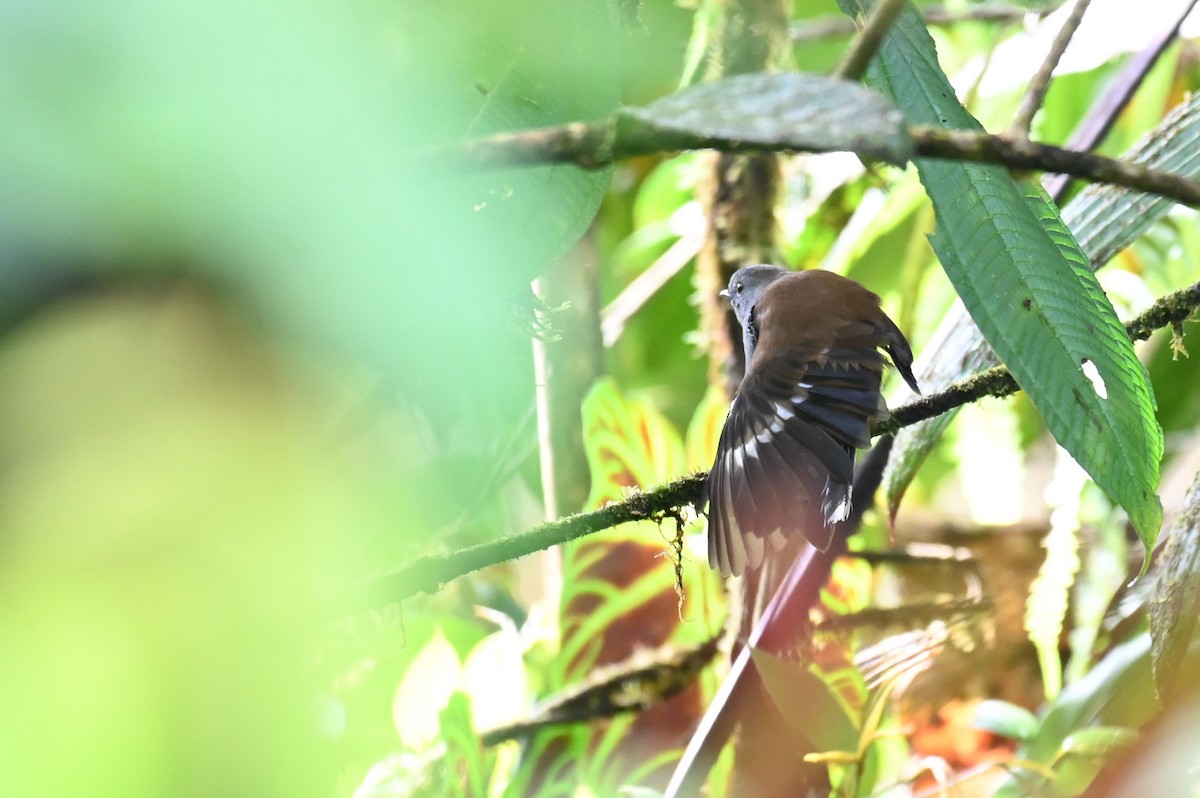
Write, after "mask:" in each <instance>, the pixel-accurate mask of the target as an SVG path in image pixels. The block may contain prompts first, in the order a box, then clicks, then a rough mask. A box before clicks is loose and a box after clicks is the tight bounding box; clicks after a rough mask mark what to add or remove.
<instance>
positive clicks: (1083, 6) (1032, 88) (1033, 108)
mask: <svg viewBox="0 0 1200 798" xmlns="http://www.w3.org/2000/svg"><path fill="white" fill-rule="evenodd" d="M1090 3H1091V0H1075V7H1074V8H1072V9H1071V13H1070V14H1068V15H1067V19H1066V21H1065V22H1064V23H1063V26H1062V28H1060V29H1059V31H1058V35H1056V36H1055V37H1054V41H1053V42H1051V44H1050V52H1048V53H1046V58H1045V60H1044V61H1042V65H1041V66H1040V67H1038V71H1037V72H1036V73H1035V74H1034V76H1033V78H1032V79H1031V80H1030V81H1029V86H1028V87H1027V88H1026V89H1025V94H1024V96H1022V97H1021V102H1020V104H1019V105H1018V106H1017V113H1016V115H1014V116H1013V121H1012V124H1011V125H1009V126H1008V135H1010V136H1012V137H1014V138H1020V139H1027V138H1029V128H1030V126H1031V125H1032V124H1033V117H1034V115H1036V114H1037V112H1038V109H1039V108H1041V107H1042V101H1043V100H1045V99H1046V90H1047V89H1049V88H1050V76H1051V75H1053V74H1054V68H1055V67H1057V66H1058V62H1059V59H1061V58H1062V55H1063V53H1064V52H1066V50H1067V45H1069V44H1070V43H1071V37H1072V36H1074V35H1075V31H1076V30H1078V29H1079V23H1080V22H1082V21H1083V12H1085V11H1087V7H1088V5H1089V4H1090Z"/></svg>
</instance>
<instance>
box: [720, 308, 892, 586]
mask: <svg viewBox="0 0 1200 798" xmlns="http://www.w3.org/2000/svg"><path fill="white" fill-rule="evenodd" d="M880 333H881V331H880V330H879V328H878V327H876V326H874V325H872V324H869V323H867V322H862V323H855V324H851V325H846V326H844V327H842V329H841V330H839V335H838V336H837V339H836V340H835V341H833V342H832V343H831V344H830V345H829V346H826V347H824V348H822V349H820V350H817V351H793V352H790V353H788V354H786V355H783V356H781V357H778V358H774V359H771V360H769V361H764V360H761V359H759V360H756V361H755V362H754V367H753V368H752V369H751V370H750V371H749V372H748V373H747V375H746V378H745V380H743V382H742V385H741V387H740V389H739V390H738V394H737V396H736V397H735V398H734V400H733V404H732V406H731V407H730V409H729V415H728V417H727V419H726V421H725V429H724V430H723V431H722V433H721V439H720V442H719V444H718V447H717V457H716V462H715V463H714V464H713V467H712V470H711V471H710V472H709V475H708V480H707V481H706V483H705V490H704V499H706V500H707V501H708V503H709V512H708V516H709V535H708V540H709V544H708V558H709V562H710V564H711V565H712V566H713V567H714V568H718V569H719V570H720V571H721V573H722V574H723V575H730V574H733V575H738V574H741V573H742V572H743V571H744V570H745V569H746V568H757V567H759V565H761V564H762V560H763V557H764V555H765V553H766V551H767V550H768V548H769V549H770V550H777V549H779V548H780V547H781V546H782V545H783V544H784V542H785V541H786V540H787V539H789V538H791V537H793V536H795V535H800V536H802V537H804V538H805V539H806V540H808V541H809V542H810V543H812V544H813V545H814V546H816V547H817V548H818V549H821V550H822V551H823V550H825V549H827V548H828V547H829V544H830V541H831V540H832V538H833V534H834V527H835V525H836V524H837V523H838V522H840V521H843V520H845V519H846V517H847V516H848V515H849V512H850V500H851V495H850V486H851V482H852V480H853V476H854V450H855V449H856V448H866V447H867V446H869V445H870V439H871V427H872V424H873V423H874V422H875V421H877V420H878V419H880V418H882V417H885V416H886V409H885V408H884V407H883V402H882V399H881V397H880V392H879V385H880V379H881V374H882V371H883V365H884V359H883V356H882V355H881V354H880V353H879V351H878V349H877V348H876V347H877V346H881V345H885V342H884V341H881V340H880ZM901 340H903V339H901Z"/></svg>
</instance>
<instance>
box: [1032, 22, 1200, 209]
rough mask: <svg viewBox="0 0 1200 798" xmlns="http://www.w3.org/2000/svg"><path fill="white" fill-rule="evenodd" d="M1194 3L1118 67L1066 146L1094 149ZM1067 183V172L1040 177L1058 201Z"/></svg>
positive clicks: (1068, 181) (1176, 33)
mask: <svg viewBox="0 0 1200 798" xmlns="http://www.w3.org/2000/svg"><path fill="white" fill-rule="evenodd" d="M1196 2H1197V0H1184V2H1182V3H1181V4H1180V8H1179V10H1178V11H1177V12H1176V14H1175V18H1174V19H1173V20H1171V22H1170V23H1168V24H1167V25H1166V26H1164V27H1163V29H1162V30H1161V31H1159V32H1158V34H1157V35H1156V36H1155V37H1154V40H1153V41H1151V42H1150V43H1149V44H1148V45H1146V47H1145V48H1143V49H1142V50H1141V52H1139V53H1137V55H1135V56H1133V57H1132V58H1131V59H1129V61H1128V62H1127V63H1126V64H1125V66H1123V67H1122V68H1121V71H1120V73H1118V74H1117V76H1116V77H1115V78H1113V79H1112V80H1111V81H1110V82H1109V84H1108V86H1106V87H1105V89H1104V93H1103V94H1102V95H1101V97H1100V99H1098V100H1097V101H1096V102H1095V103H1094V104H1093V105H1092V107H1091V109H1089V110H1088V113H1087V116H1085V117H1084V119H1083V121H1082V122H1080V123H1079V126H1078V127H1076V128H1075V132H1074V133H1072V134H1071V138H1070V139H1069V140H1068V141H1067V149H1069V150H1092V149H1095V147H1096V145H1098V144H1099V143H1100V140H1101V139H1103V138H1104V136H1105V135H1106V134H1107V133H1108V131H1109V129H1110V128H1111V127H1112V125H1113V122H1115V121H1116V119H1117V116H1118V115H1119V114H1120V113H1121V111H1122V109H1124V108H1125V106H1126V105H1127V104H1128V103H1129V98H1130V97H1132V96H1133V93H1134V91H1136V90H1137V88H1138V87H1139V86H1141V85H1142V81H1143V80H1145V78H1146V75H1147V74H1148V73H1149V72H1150V68H1151V67H1153V66H1154V65H1155V64H1157V63H1158V59H1159V58H1160V57H1161V56H1162V54H1163V53H1164V52H1165V51H1166V49H1167V46H1168V45H1169V44H1171V42H1173V41H1175V39H1176V38H1177V37H1178V36H1179V26H1180V25H1182V24H1183V21H1184V20H1185V19H1186V18H1187V16H1188V14H1190V13H1192V9H1193V8H1195V7H1196ZM1070 182H1071V177H1070V175H1064V174H1050V175H1047V176H1046V177H1045V179H1043V180H1042V187H1043V188H1045V189H1046V193H1047V194H1049V195H1050V198H1051V199H1052V200H1054V201H1055V202H1060V201H1061V200H1062V198H1063V196H1064V195H1065V194H1066V189H1067V185H1068V184H1069V183H1070Z"/></svg>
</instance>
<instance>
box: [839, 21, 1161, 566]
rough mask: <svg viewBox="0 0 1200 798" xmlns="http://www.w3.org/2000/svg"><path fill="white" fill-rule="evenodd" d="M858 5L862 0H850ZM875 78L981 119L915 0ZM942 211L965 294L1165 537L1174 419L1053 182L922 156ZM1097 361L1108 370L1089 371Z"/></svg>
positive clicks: (1026, 384)
mask: <svg viewBox="0 0 1200 798" xmlns="http://www.w3.org/2000/svg"><path fill="white" fill-rule="evenodd" d="M840 4H841V5H842V7H843V9H844V10H847V11H848V12H850V11H853V10H854V9H853V8H852V7H850V0H840ZM870 79H871V80H872V82H874V83H875V84H877V85H880V86H883V87H886V88H887V89H888V90H889V92H890V93H891V95H892V96H893V97H894V98H895V99H896V101H897V103H898V104H899V105H900V106H901V108H902V109H903V110H904V112H905V114H906V115H907V116H908V118H909V119H910V121H912V122H917V123H923V124H940V125H944V126H949V127H954V128H962V129H969V130H978V129H980V128H979V124H978V123H977V122H976V121H975V120H974V119H973V118H972V117H971V116H970V114H968V113H967V112H966V110H965V109H964V108H963V107H962V106H961V105H959V103H958V101H957V99H955V96H954V91H953V89H952V88H951V86H950V84H949V82H948V81H947V80H946V77H945V75H944V74H943V73H942V71H941V69H940V67H939V66H938V64H937V57H936V53H935V52H934V47H933V41H932V40H931V39H930V38H929V34H928V32H927V31H926V30H925V27H924V25H923V24H922V22H921V19H920V17H919V15H918V14H917V13H916V12H915V11H914V10H913V9H912V8H911V7H909V8H907V9H906V10H905V11H904V12H903V13H902V14H901V15H900V18H899V19H898V21H897V23H896V25H895V26H894V27H893V29H892V31H891V33H889V35H888V37H887V39H886V40H885V42H884V46H883V48H882V49H881V50H880V53H879V57H878V58H877V59H876V61H875V62H874V64H873V67H872V70H871V73H870ZM917 168H918V171H919V172H920V174H921V182H922V183H924V185H925V190H926V191H927V192H928V194H929V196H930V199H931V200H932V201H933V205H934V210H935V212H936V214H937V231H936V232H935V234H934V236H933V239H932V244H933V247H934V250H935V251H936V252H937V254H938V257H939V259H940V260H941V262H942V266H943V268H944V269H945V270H946V274H947V276H948V277H949V278H950V280H951V282H952V283H953V284H954V287H955V289H956V290H957V291H958V293H959V296H960V297H961V298H962V300H963V303H964V304H965V305H966V307H967V308H968V310H969V311H970V313H971V316H972V318H974V319H975V322H976V323H977V324H978V325H979V328H980V330H981V331H982V332H983V334H984V336H985V337H986V338H987V340H988V342H989V343H990V344H991V345H992V348H993V349H994V350H995V351H996V353H997V355H999V356H1000V358H1001V360H1002V361H1004V363H1005V365H1007V366H1008V368H1009V371H1010V372H1012V374H1013V377H1014V378H1015V379H1016V380H1017V382H1018V383H1019V384H1020V385H1021V386H1022V388H1024V389H1025V391H1026V392H1027V393H1028V394H1029V397H1030V399H1031V400H1032V402H1033V404H1034V406H1035V407H1036V408H1037V410H1038V412H1039V413H1040V414H1041V416H1042V419H1043V420H1044V421H1045V422H1046V426H1047V427H1048V428H1049V429H1050V431H1051V432H1052V433H1053V435H1054V437H1055V439H1056V440H1057V441H1058V442H1059V443H1060V444H1061V445H1062V446H1063V448H1065V449H1066V450H1067V451H1069V452H1070V453H1071V455H1072V456H1073V457H1074V458H1075V459H1076V460H1077V461H1078V462H1079V463H1080V465H1082V466H1083V468H1084V469H1085V470H1086V471H1087V472H1088V474H1089V475H1090V476H1091V477H1092V478H1093V479H1094V480H1095V481H1096V484H1098V485H1099V486H1100V487H1101V488H1103V489H1104V490H1105V492H1107V493H1108V494H1109V495H1110V496H1112V497H1113V498H1114V499H1115V500H1116V501H1117V502H1118V503H1119V504H1120V505H1121V506H1122V507H1124V508H1125V510H1126V512H1127V513H1128V514H1129V517H1130V519H1131V520H1132V521H1133V524H1134V527H1135V528H1136V529H1137V531H1138V534H1139V536H1140V537H1141V538H1142V540H1143V542H1145V544H1146V548H1147V551H1148V550H1149V549H1150V548H1152V546H1153V543H1154V539H1155V538H1156V536H1157V535H1158V527H1159V524H1160V523H1161V521H1162V506H1161V504H1160V503H1159V501H1158V497H1157V496H1156V495H1155V492H1154V491H1155V489H1156V487H1157V485H1158V466H1159V460H1160V459H1161V457H1162V446H1163V444H1162V430H1161V428H1160V427H1159V426H1158V423H1157V421H1156V420H1155V418H1154V399H1153V396H1152V394H1151V391H1150V385H1149V381H1148V379H1147V377H1146V373H1145V369H1143V368H1142V366H1141V364H1140V363H1139V362H1138V360H1137V356H1136V355H1135V354H1134V351H1133V345H1132V343H1130V341H1129V338H1128V336H1127V335H1126V334H1125V330H1124V328H1123V326H1122V325H1121V323H1120V321H1119V320H1118V319H1117V316H1116V313H1115V311H1114V310H1113V308H1112V305H1111V304H1110V303H1109V302H1108V299H1107V297H1105V295H1104V292H1103V290H1102V289H1101V288H1100V285H1099V283H1098V282H1097V281H1096V278H1095V275H1093V274H1092V272H1091V270H1090V268H1089V262H1088V260H1087V258H1086V256H1085V255H1084V254H1083V252H1082V251H1080V249H1079V246H1078V244H1076V242H1075V240H1074V239H1073V238H1072V237H1071V235H1070V233H1069V231H1068V230H1067V229H1066V227H1065V225H1063V223H1062V220H1061V219H1059V217H1058V214H1057V213H1056V211H1055V209H1054V207H1053V205H1052V204H1051V203H1050V202H1049V199H1048V198H1047V197H1046V196H1045V194H1044V192H1042V191H1041V190H1040V189H1027V188H1022V187H1021V186H1020V185H1018V184H1017V183H1016V182H1015V181H1014V180H1013V179H1012V177H1011V176H1010V175H1009V174H1008V172H1007V171H1006V170H1004V169H1003V168H1001V167H996V166H991V165H984V164H963V163H953V162H946V161H936V160H929V159H918V160H917ZM1089 373H1095V374H1098V377H1096V376H1094V377H1092V378H1091V379H1089V376H1088V375H1089Z"/></svg>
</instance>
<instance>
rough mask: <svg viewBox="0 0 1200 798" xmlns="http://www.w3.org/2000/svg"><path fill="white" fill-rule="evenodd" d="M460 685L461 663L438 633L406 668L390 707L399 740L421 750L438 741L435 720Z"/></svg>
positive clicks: (437, 721) (436, 720)
mask: <svg viewBox="0 0 1200 798" xmlns="http://www.w3.org/2000/svg"><path fill="white" fill-rule="evenodd" d="M461 682H462V663H461V662H459V659H458V654H456V653H455V651H454V648H453V646H451V645H450V643H449V642H447V640H446V638H445V637H444V636H443V635H442V634H441V632H435V633H434V635H433V637H432V638H431V639H430V641H429V642H428V643H426V644H425V648H423V649H422V650H421V653H420V654H418V655H417V656H416V657H415V658H414V659H413V661H412V664H410V665H409V666H408V671H407V672H406V673H405V675H404V680H403V681H401V682H400V687H399V688H398V689H397V690H396V698H395V701H394V702H393V704H392V722H393V723H394V725H395V727H396V733H397V734H399V735H400V740H401V741H402V742H403V743H404V744H405V745H406V746H409V747H410V748H416V749H421V748H425V747H427V746H429V745H431V744H432V743H433V741H434V740H436V739H437V738H438V735H439V733H440V731H441V725H440V723H439V720H438V716H439V714H440V713H441V711H442V709H444V708H445V706H446V704H447V703H449V701H450V696H451V695H453V694H454V692H455V691H456V690H458V688H459V685H460V684H461Z"/></svg>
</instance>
